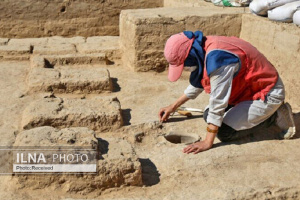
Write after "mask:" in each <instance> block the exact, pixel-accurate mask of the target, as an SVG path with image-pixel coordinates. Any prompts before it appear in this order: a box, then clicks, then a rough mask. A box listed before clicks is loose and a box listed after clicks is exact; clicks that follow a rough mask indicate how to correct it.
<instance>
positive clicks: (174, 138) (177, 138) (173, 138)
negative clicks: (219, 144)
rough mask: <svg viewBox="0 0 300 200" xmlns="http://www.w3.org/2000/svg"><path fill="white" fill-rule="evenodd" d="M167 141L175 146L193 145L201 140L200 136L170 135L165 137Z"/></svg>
mask: <svg viewBox="0 0 300 200" xmlns="http://www.w3.org/2000/svg"><path fill="white" fill-rule="evenodd" d="M165 139H166V140H167V141H168V142H170V143H173V144H191V143H194V142H197V141H199V140H200V136H198V135H196V134H189V135H184V134H179V133H170V134H168V135H166V136H165Z"/></svg>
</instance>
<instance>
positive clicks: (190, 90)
mask: <svg viewBox="0 0 300 200" xmlns="http://www.w3.org/2000/svg"><path fill="white" fill-rule="evenodd" d="M202 91H203V89H202V88H196V87H194V86H192V85H189V86H188V87H187V88H186V89H185V91H184V94H183V95H182V96H181V97H179V99H177V100H176V101H175V102H174V103H173V104H171V105H169V106H167V107H164V108H161V109H160V111H159V113H158V117H159V120H160V122H164V121H167V120H168V118H169V116H170V114H171V113H173V112H175V111H176V109H177V108H178V107H180V106H181V105H182V104H184V103H185V102H187V101H188V100H189V99H195V98H197V96H199V94H200V93H201V92H202Z"/></svg>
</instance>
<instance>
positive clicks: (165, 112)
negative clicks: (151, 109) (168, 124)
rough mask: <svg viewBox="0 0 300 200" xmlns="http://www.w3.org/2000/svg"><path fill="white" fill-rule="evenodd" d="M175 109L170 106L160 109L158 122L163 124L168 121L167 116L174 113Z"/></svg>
mask: <svg viewBox="0 0 300 200" xmlns="http://www.w3.org/2000/svg"><path fill="white" fill-rule="evenodd" d="M175 110H176V108H174V107H173V106H172V105H169V106H167V107H164V108H161V109H160V111H159V113H158V117H159V121H160V122H165V121H167V120H168V119H169V116H170V114H171V113H173V112H175Z"/></svg>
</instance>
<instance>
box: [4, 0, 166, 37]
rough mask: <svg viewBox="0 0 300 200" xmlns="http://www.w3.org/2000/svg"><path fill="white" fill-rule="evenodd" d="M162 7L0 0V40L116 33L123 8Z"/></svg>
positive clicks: (118, 0) (135, 0)
mask: <svg viewBox="0 0 300 200" xmlns="http://www.w3.org/2000/svg"><path fill="white" fill-rule="evenodd" d="M161 6H163V0H151V1H149V0H1V1H0V37H10V38H22V37H31V38H33V37H45V36H53V35H60V36H68V37H71V36H78V35H79V36H85V37H88V36H95V35H97V36H100V35H118V34H119V14H120V11H121V10H124V9H137V8H154V7H161Z"/></svg>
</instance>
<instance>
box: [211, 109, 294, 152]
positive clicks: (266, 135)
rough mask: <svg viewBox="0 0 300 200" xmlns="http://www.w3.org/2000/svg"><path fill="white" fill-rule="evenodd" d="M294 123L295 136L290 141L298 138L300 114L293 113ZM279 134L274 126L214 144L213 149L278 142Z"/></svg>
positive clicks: (278, 130)
mask: <svg viewBox="0 0 300 200" xmlns="http://www.w3.org/2000/svg"><path fill="white" fill-rule="evenodd" d="M293 116H294V121H295V125H296V134H295V135H294V137H293V138H292V139H298V138H300V112H299V113H294V114H293ZM279 132H280V129H279V128H278V127H276V126H271V127H269V128H264V129H261V130H260V131H259V132H257V133H253V134H251V135H249V136H247V137H245V138H242V139H239V140H236V141H232V142H220V143H217V144H214V146H213V148H217V147H220V146H224V145H231V144H236V145H241V144H245V143H251V142H259V141H265V140H279V139H280V138H279Z"/></svg>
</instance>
